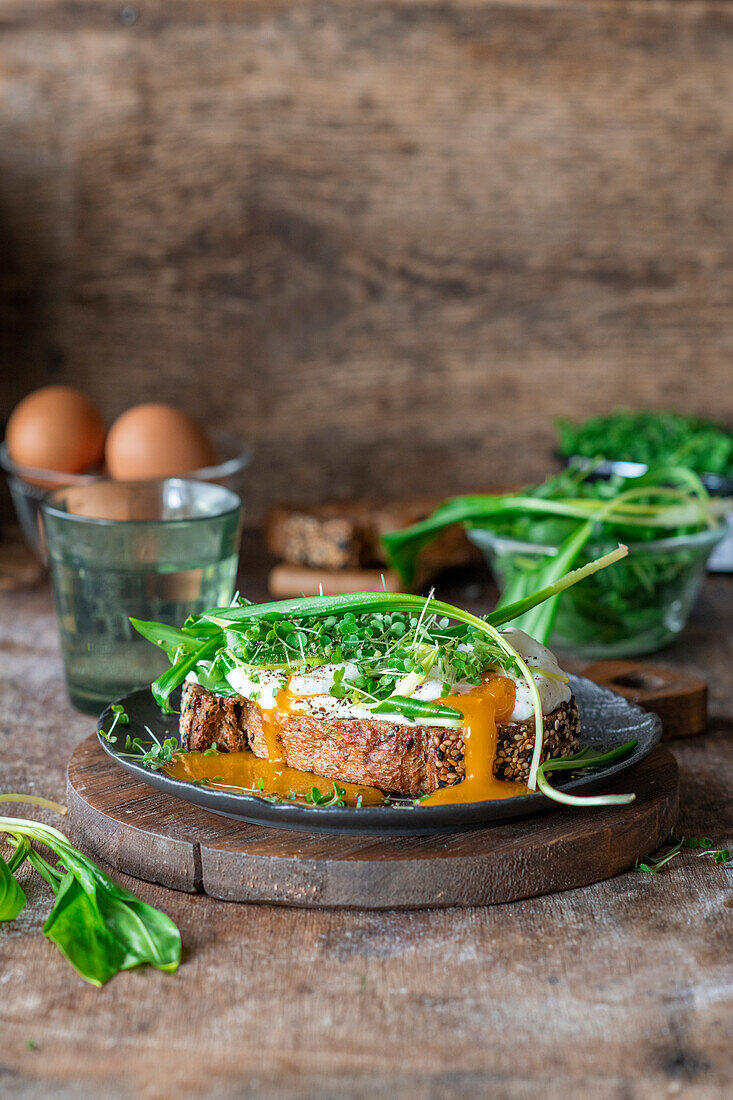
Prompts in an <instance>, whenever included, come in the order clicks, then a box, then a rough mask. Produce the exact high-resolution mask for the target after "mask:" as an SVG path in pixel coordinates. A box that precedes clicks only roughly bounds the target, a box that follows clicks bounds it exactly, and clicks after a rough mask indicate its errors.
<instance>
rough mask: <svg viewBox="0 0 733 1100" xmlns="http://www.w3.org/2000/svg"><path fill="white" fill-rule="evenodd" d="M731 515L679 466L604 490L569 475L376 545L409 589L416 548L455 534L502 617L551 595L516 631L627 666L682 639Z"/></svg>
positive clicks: (481, 500) (456, 509)
mask: <svg viewBox="0 0 733 1100" xmlns="http://www.w3.org/2000/svg"><path fill="white" fill-rule="evenodd" d="M730 507H731V501H730V500H726V499H722V498H713V497H711V496H710V494H709V493H708V491H707V490H706V488H705V486H704V485H703V484H702V482H701V480H700V478H699V477H698V476H697V474H695V473H693V471H691V470H689V469H687V468H686V467H663V468H660V469H657V470H649V471H648V472H647V473H646V474H643V475H642V476H641V477H635V478H622V477H618V476H612V477H609V478H606V479H598V478H595V479H594V478H593V477H591V476H590V475H589V473H588V471H585V470H580V469H574V468H569V469H567V470H564V471H563V472H562V473H560V474H557V475H555V476H554V477H551V478H548V479H547V481H545V482H543V483H542V484H541V485H534V486H529V487H528V488H526V489H523V490H520V491H519V492H515V493H496V494H494V493H480V494H476V495H474V496H463V497H453V498H451V499H450V500H447V501H446V502H445V503H444V504H442V505H441V506H440V507H439V508H438V509H437V510H436V511H435V512H434V513H433V514H432V516H429V517H428V518H427V519H426V520H422V521H421V522H420V523H417V524H414V525H413V526H412V527H408V528H405V529H402V530H399V531H391V532H389V533H388V534H387V535H385V536H384V537H383V540H382V541H383V545H384V549H385V553H386V556H387V560H388V562H389V564H390V565H391V566H392V568H393V569H396V570H397V571H398V572H399V574H400V576H401V577H402V580H403V581H404V582H405V583H406V584H410V583H412V581H413V579H414V576H415V569H416V565H417V562H418V559H419V555H420V553H421V552H422V550H423V548H424V547H425V546H426V545H427V544H428V543H429V542H431V541H432V539H433V538H435V537H436V535H437V534H438V533H439V532H440V531H442V530H444V529H445V528H446V527H449V526H451V525H452V524H461V525H462V526H463V527H464V528H465V531H466V534H467V536H468V538H469V539H470V540H471V541H472V542H473V543H474V544H475V545H476V546H478V547H479V548H480V549H481V550H482V551H483V552H484V554H485V556H486V558H487V561H488V563H489V565H490V566H491V568H492V570H493V571H494V573H495V575H496V579H497V581H498V583H499V586H500V588H501V598H500V601H499V607H502V606H504V605H506V604H511V603H515V602H516V601H518V600H522V599H524V598H526V597H527V595H528V594H529V593H531V592H533V591H538V590H540V589H547V590H548V592H549V591H550V590H551V593H552V598H549V599H547V600H546V601H545V602H544V603H543V604H542V605H541V606H538V607H536V608H534V609H529V610H528V611H527V613H526V614H525V615H523V616H521V617H520V618H519V619H517V620H516V623H515V625H516V626H518V627H520V628H521V629H522V630H526V632H527V633H528V634H530V635H532V636H533V637H535V638H537V639H538V641H541V642H548V641H549V642H550V643H551V644H553V645H556V646H557V647H558V648H560V649H564V650H568V651H571V652H573V653H576V654H578V655H579V656H583V657H594V658H596V657H621V656H624V657H626V656H635V655H637V654H641V653H652V652H654V651H655V650H657V649H660V648H661V647H662V646H664V645H666V644H667V643H668V642H669V641H671V640H672V639H673V638H674V637H675V636H676V635H677V634H679V632H680V631H681V630H682V629H683V627H684V626H685V623H686V622H687V619H688V617H689V614H690V611H691V609H692V606H693V604H694V602H695V599H696V597H697V594H698V591H699V589H700V584H701V582H702V578H703V575H704V572H705V565H706V562H707V559H708V556H709V555H710V553H711V551H712V550H713V549H714V547H715V546H716V545H717V544H718V543H719V542H720V541H721V540H722V539H723V538H724V537H725V534H726V525H725V522H724V516H725V514H726V512H727V510H728V509H730ZM619 545H621V546H622V547H624V548H626V547H627V548H628V554H626V553H625V551H624V553H623V556H622V557H620V558H619V560H618V561H616V562H615V563H614V565H613V567H612V568H610V569H605V570H603V571H602V572H597V571H596V569H595V566H594V565H593V563H594V562H595V561H597V560H598V559H600V558H602V557H603V556H604V555H605V554H607V553H610V552H612V551H613V550H614V549H615V548H618V547H619ZM571 569H575V570H576V571H577V570H578V569H583V570H584V571H585V572H586V573H587V575H585V577H584V580H583V582H582V584H578V585H576V586H574V587H573V589H572V591H569V590H568V591H566V590H565V588H564V586H563V585H562V583H561V580H560V579H561V578H562V576H563V575H564V574H565V573H567V571H568V570H571Z"/></svg>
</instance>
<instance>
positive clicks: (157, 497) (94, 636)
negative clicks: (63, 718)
mask: <svg viewBox="0 0 733 1100" xmlns="http://www.w3.org/2000/svg"><path fill="white" fill-rule="evenodd" d="M41 508H42V513H43V528H44V537H45V540H46V544H47V552H48V562H49V567H50V570H51V582H52V585H53V591H54V598H55V601H56V611H57V613H58V620H59V633H60V636H61V650H62V653H63V658H64V667H65V671H66V683H67V687H68V692H69V698H70V699H71V702H72V703H73V704H74V706H75V707H77V708H78V709H79V710H83V711H85V712H87V713H90V714H98V713H99V711H100V710H102V709H103V708H104V707H105V706H106V705H107V704H108V703H109V702H111V701H112V700H114V699H117V698H119V697H120V696H122V695H124V694H126V693H127V692H129V691H134V690H135V689H136V688H140V687H144V686H146V685H147V684H149V683H150V682H151V680H154V679H155V678H156V676H158V675H160V673H161V672H162V671H163V670H164V669H165V668H166V667H167V664H168V662H167V660H166V658H165V655H164V654H163V653H162V652H160V651H158V650H157V649H156V648H155V647H154V646H152V645H151V644H150V643H149V642H146V641H145V640H144V639H143V638H141V637H140V635H139V634H138V633H137V632H136V631H135V630H134V629H133V627H132V625H131V624H130V618H136V619H153V620H156V621H159V622H165V623H170V624H172V625H174V626H180V625H181V624H182V623H183V622H184V620H185V619H186V618H187V616H188V615H192V614H198V613H200V612H202V611H205V610H206V609H207V608H209V607H217V606H221V605H223V604H227V603H229V601H230V600H231V598H232V594H233V592H234V582H235V578H236V573H237V561H238V551H239V537H240V526H241V501H240V499H239V497H238V496H237V495H236V493H233V492H231V491H230V490H229V489H225V488H223V487H222V486H221V485H212V484H208V483H206V482H202V481H187V480H182V479H180V478H165V479H162V480H158V481H130V482H125V481H97V482H93V483H91V484H89V485H77V486H69V487H66V488H63V489H57V490H56V491H55V492H52V493H49V494H48V496H47V497H46V498H45V499H44V501H43V503H42V505H41Z"/></svg>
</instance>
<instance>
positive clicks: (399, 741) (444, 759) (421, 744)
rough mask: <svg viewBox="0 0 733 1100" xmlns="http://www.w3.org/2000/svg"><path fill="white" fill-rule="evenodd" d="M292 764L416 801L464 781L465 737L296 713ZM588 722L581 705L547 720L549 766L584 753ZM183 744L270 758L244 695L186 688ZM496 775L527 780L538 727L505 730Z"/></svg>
mask: <svg viewBox="0 0 733 1100" xmlns="http://www.w3.org/2000/svg"><path fill="white" fill-rule="evenodd" d="M281 732H282V751H283V756H284V759H285V762H286V763H287V764H289V765H290V766H291V767H293V768H299V769H300V770H301V771H308V772H314V773H315V774H316V775H323V776H325V777H326V778H327V779H335V780H338V781H340V782H345V781H346V782H349V783H362V784H365V785H367V786H373V787H378V788H379V789H380V790H382V791H385V792H386V793H387V794H403V795H409V796H411V797H416V796H417V795H420V794H427V793H430V792H432V791H435V790H437V789H438V787H446V786H450V785H451V784H453V783H458V782H460V781H461V780H462V779H463V777H464V767H463V740H462V733H461V730H453V729H435V728H429V727H426V726H405V725H398V724H396V723H393V722H378V721H374V720H372V719H348V720H340V719H327V720H323V719H318V718H313V717H311V716H310V715H307V714H291V715H290V716H289V717H288V719H287V721H286V722H285V723H284V725H283V727H282V731H281ZM579 732H580V719H579V716H578V708H577V706H576V704H575V700H574V699H570V701H569V702H567V703H561V704H560V706H558V707H557V708H556V709H555V710H554V711H552V713H550V714H547V715H545V718H544V731H543V752H542V759H543V760H546V759H548V757H557V756H570V755H571V754H572V753H574V752H577V750H578V734H579ZM180 734H181V742H182V744H183V745H184V747H186V748H188V749H196V750H199V751H203V750H204V749H207V748H209V747H210V746H211V745H212V744H213V743H214V742H216V745H217V748H219V749H220V750H221V751H222V752H236V751H238V750H241V749H246V748H249V749H251V750H252V752H254V754H255V756H258V757H260V758H261V759H267V745H266V742H265V735H264V732H263V729H262V712H261V711H260V708H259V707H258V706H257V704H256V703H252V702H250V701H249V700H248V699H245V698H244V697H243V696H241V695H234V696H230V697H228V698H224V697H222V696H218V695H213V694H212V693H211V692H208V691H205V690H204V689H203V688H201V687H199V686H198V685H197V684H184V687H183V695H182V698H181V722H180ZM497 735H498V736H497V753H496V760H495V764H494V774H495V775H496V777H497V778H498V779H513V780H516V779H519V780H525V781H526V779H527V777H528V775H529V763H530V758H531V755H532V748H533V746H534V722H533V720H531V719H530V720H529V721H527V722H521V723H514V724H509V725H500V726H499V727H498V729H497Z"/></svg>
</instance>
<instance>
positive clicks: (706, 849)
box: [634, 833, 730, 875]
mask: <svg viewBox="0 0 733 1100" xmlns="http://www.w3.org/2000/svg"><path fill="white" fill-rule="evenodd" d="M667 844H670V845H671V847H670V849H669V851H667V852H664V853H663V854H662V855H661V856H657V857H654V856H649V857H647V859H646V860H645V861H641V860H638V859H637V861H636V863H635V864H634V870H635V871H640V872H642V874H647V875H657V874H659V871H660V870H661V869H662V867H664V866H665V864H667V863H669V861H670V860H672V859H674V858H675V856H678V855H679V854H680V852H681V851H682V849H683V848H701V849H702V851H700V852H697V855H698V856H710V858H711V859H712V860H713V862H714V863H727V862H728V860H729V859H730V851H729V850H728V848H713V842H712V840H710V838H709V837H706V836H703V837H694V836H690V837H682V839H681V840H678V839H677V837H676V836H674V834H672V833H670V835H669V837H668V838H667Z"/></svg>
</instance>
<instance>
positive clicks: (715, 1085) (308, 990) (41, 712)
mask: <svg viewBox="0 0 733 1100" xmlns="http://www.w3.org/2000/svg"><path fill="white" fill-rule="evenodd" d="M253 560H255V559H254V558H253V557H252V555H251V554H250V553H249V551H248V550H247V548H246V550H245V555H244V565H245V569H244V577H243V578H242V584H243V590H244V591H247V592H249V593H250V594H251V595H253V596H255V597H257V596H259V595H261V594H262V576H263V573H262V565H261V563H259V564H258V565H257V566H254V565H252V564H249V563H251V562H252V561H253ZM441 594H443V595H452V596H454V597H458V596H460V595H461V592H460V591H459V590H458V589H457V588H456V587H452V588H451V591H450V592H449V591H448V589H445V590H444V591H443V592H442V593H441ZM463 596H464V598H466V599H469V598H470V599H471V600H472V601H474V602H476V603H480V602H481V601H482V599H486V598H487V597H488V596H489V590H488V588H487V587H485V586H484V588H482V587H481V585H480V584H479V585H478V586H477V585H476V584H473V587H469V589H468V591H467V590H466V588H465V586H464V588H463ZM0 601H1V602H0V654H2V662H1V664H0V760H1V761H2V771H0V789H3V790H6V791H28V792H33V793H36V794H43V795H46V796H48V797H51V798H57V799H58V798H63V793H64V771H65V766H66V761H67V760H68V757H69V755H70V753H71V751H72V749H73V747H74V745H75V744H76V743H77V742H78V741H79V740H80V739H81V738H82V737H84V736H85V735H86V734H88V732H89V731H90V729H91V728H92V721H91V719H89V718H87V717H84V716H83V715H81V714H78V713H77V712H76V711H74V710H73V709H72V708H71V707H70V705H69V704H68V702H67V700H66V697H65V694H64V686H63V676H62V667H61V660H60V655H59V649H58V644H57V638H56V623H55V621H54V616H53V611H52V608H51V601H50V595H49V592H48V589H47V588H46V587H45V586H41V587H38V588H35V589H31V590H26V591H19V592H15V593H3V594H0ZM660 662H662V663H667V664H669V665H672V666H679V667H684V668H687V669H690V670H691V671H694V672H698V673H700V674H704V675H706V676H707V677H708V678H709V681H710V686H711V722H710V729H709V732H708V733H707V735H706V736H704V737H701V738H698V739H694V740H691V741H689V742H687V743H684V742H676V743H672V748H673V750H674V752H675V754H676V756H677V758H678V760H679V763H680V765H681V769H682V818H681V822H680V830H681V832H682V833H684V834H686V835H688V836H689V835H695V836H702V835H706V836H709V837H711V838H712V839H713V840H714V841H715V842H716V844H720V845H727V846H731V847H733V806H732V804H731V798H730V790H731V787H733V738H732V737H731V733H732V732H733V578H727V577H710V578H709V579H708V581H707V584H706V587H705V590H704V593H703V596H702V598H701V600H700V602H699V604H698V607H697V610H696V612H695V615H694V619H693V621H692V623H691V624H690V626H689V627H688V629H687V631H686V632H685V634H684V635H683V638H682V639H681V640H680V641H679V642H677V643H676V644H675V645H674V646H672V647H671V648H670V649H668V650H666V651H665V652H664V653H663V654H662V655H661V656H660ZM48 820H50V818H49V819H48ZM118 877H121V876H118ZM732 883H733V864H730V865H728V866H719V865H716V864H714V863H713V862H712V861H711V860H708V859H704V858H703V859H700V858H697V856H696V854H695V853H694V852H692V851H685V852H684V853H683V854H682V855H681V856H679V857H678V858H677V859H675V860H674V861H672V862H671V863H670V864H669V865H668V867H666V868H665V870H664V871H663V872H662V873H661V874H659V875H658V876H656V877H650V876H647V875H641V874H635V873H633V872H630V873H627V874H623V875H620V876H618V877H617V878H615V879H612V880H610V881H608V882H604V883H600V884H598V885H597V886H593V887H590V888H587V889H583V890H577V891H572V892H569V893H566V894H559V895H555V896H551V897H544V898H537V899H535V900H532V901H526V902H519V903H515V904H512V905H506V906H498V907H490V908H477V909H462V910H461V909H447V910H442V911H441V910H436V911H421V912H396V911H395V912H383V913H378V912H371V913H370V912H358V911H354V912H347V911H335V910H331V911H328V910H322V911H305V910H296V909H284V908H275V907H270V906H245V905H236V904H229V903H225V902H219V901H214V900H212V899H210V898H208V897H206V896H203V895H195V896H191V895H186V894H178V893H175V892H172V891H168V890H165V889H163V888H160V887H155V886H151V885H147V884H144V883H135V882H134V881H133V880H126V884H127V885H128V886H132V888H133V889H135V890H137V892H138V893H139V894H140V895H141V896H142V897H143V898H145V899H146V900H147V901H150V902H152V903H153V904H155V905H157V906H159V907H161V908H162V909H164V910H165V911H166V912H168V913H169V914H170V915H171V916H172V917H173V919H174V920H175V921H176V922H177V923H178V925H179V927H180V929H181V932H182V935H183V943H184V962H183V965H182V966H181V968H180V970H179V972H178V973H177V974H176V975H175V976H170V975H166V974H161V973H158V972H156V971H153V970H138V971H133V972H128V973H124V974H120V975H119V976H118V977H116V978H114V979H113V980H112V981H111V982H110V983H109V984H108V985H107V986H106V987H105V988H104V989H102V990H97V989H94V988H92V987H91V986H88V985H86V984H85V983H84V982H82V981H81V980H80V979H78V978H77V977H76V976H75V974H74V972H73V971H72V970H71V969H70V967H69V966H68V964H67V963H66V962H65V961H64V960H63V959H62V957H61V955H60V954H59V952H58V951H57V950H56V948H55V947H53V946H52V945H51V944H50V943H49V942H48V941H47V940H46V939H45V938H44V937H43V936H42V934H41V931H40V927H41V924H42V922H43V919H44V915H45V914H46V912H47V911H48V908H49V891H48V890H47V888H46V886H45V885H44V884H43V883H39V882H37V881H33V882H31V883H29V885H28V895H29V905H28V907H27V909H26V910H25V911H24V912H23V913H22V914H21V916H20V917H19V919H18V920H17V921H15V923H14V924H11V925H3V926H0V1035H1V1036H2V1041H1V1043H0V1096H12V1097H13V1098H14V1100H25V1098H27V1097H46V1096H53V1097H68V1098H69V1100H71V1098H74V1100H78V1098H85V1097H99V1096H104V1097H105V1098H110V1100H117V1098H120V1100H122V1098H128V1097H138V1096H140V1097H146V1098H147V1097H150V1098H158V1097H160V1098H163V1097H169V1096H177V1097H198V1096H207V1097H216V1098H229V1097H240V1096H245V1095H246V1096H254V1097H259V1096H277V1097H311V1096H313V1097H316V1096H317V1097H335V1096H349V1097H362V1096H372V1095H379V1094H384V1093H387V1092H388V1093H389V1094H390V1095H391V1096H397V1097H410V1098H412V1097H436V1098H444V1097H458V1096H461V1097H465V1096H492V1097H509V1098H515V1097H516V1098H520V1097H527V1096H536V1095H539V1094H542V1095H543V1097H562V1098H563V1100H566V1098H568V1097H586V1096H590V1095H592V1096H593V1097H599V1098H606V1097H608V1098H617V1097H618V1098H624V1100H627V1098H633V1097H645V1098H646V1097H656V1096H668V1095H669V1096H675V1095H681V1096H700V1097H718V1096H720V1097H723V1096H729V1095H730V1088H731V1019H732V1016H731V1008H732V1007H733V966H732V965H731V953H730V946H731V941H732V939H733V937H732V936H731V930H732V928H733V892H732V891H731V885H732ZM29 1044H30V1045H29ZM33 1044H35V1046H33Z"/></svg>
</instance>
